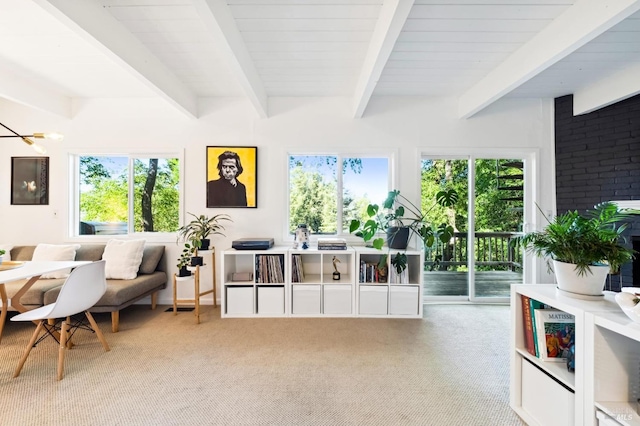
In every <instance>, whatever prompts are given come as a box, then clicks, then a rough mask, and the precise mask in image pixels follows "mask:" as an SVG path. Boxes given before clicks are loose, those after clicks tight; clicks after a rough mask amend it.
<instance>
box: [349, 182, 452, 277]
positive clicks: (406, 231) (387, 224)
mask: <svg viewBox="0 0 640 426" xmlns="http://www.w3.org/2000/svg"><path fill="white" fill-rule="evenodd" d="M457 201H458V193H457V192H456V191H455V190H454V189H448V190H442V191H439V192H438V193H437V194H436V200H435V203H434V204H433V205H432V206H431V207H430V208H429V209H428V210H427V211H426V212H424V213H423V212H422V211H421V210H420V208H418V207H417V206H416V205H415V204H413V203H412V202H411V201H410V200H409V199H407V198H406V197H405V196H404V195H401V194H400V191H398V190H397V189H394V190H393V191H390V192H389V194H388V195H387V198H386V199H385V200H384V203H383V204H382V208H383V209H384V211H380V207H379V206H378V205H377V204H369V205H368V206H367V213H366V214H367V217H368V218H367V219H366V220H363V221H361V220H358V219H353V220H351V223H350V225H349V232H350V233H352V234H353V233H355V235H356V236H358V237H361V238H362V239H363V240H364V241H365V242H367V241H370V240H372V239H373V241H372V246H373V247H375V248H377V249H379V250H380V249H382V247H383V246H384V243H385V239H384V238H382V237H379V236H378V237H376V236H377V235H379V232H386V233H387V238H386V241H387V245H388V247H389V249H392V248H395V249H400V250H406V248H407V245H408V241H409V238H410V237H411V236H412V235H415V236H416V237H417V238H418V239H419V240H420V241H422V243H423V244H424V246H425V247H433V245H434V244H435V243H436V241H438V240H439V241H442V242H443V243H446V242H448V241H449V240H450V239H451V238H452V237H453V233H454V229H453V227H452V226H451V225H449V224H447V223H442V224H440V225H439V226H435V225H433V224H431V223H429V222H428V220H427V218H426V215H427V213H429V211H431V210H432V209H433V208H434V207H436V206H438V205H439V206H443V207H451V206H453V205H454V204H455V203H456V202H457ZM391 264H392V265H393V266H394V267H395V269H396V271H397V272H398V273H399V274H400V273H402V271H404V270H405V269H406V267H407V255H406V254H405V253H404V252H397V253H396V254H395V255H394V256H393V257H392V258H391Z"/></svg>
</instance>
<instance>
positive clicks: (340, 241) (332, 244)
mask: <svg viewBox="0 0 640 426" xmlns="http://www.w3.org/2000/svg"><path fill="white" fill-rule="evenodd" d="M346 249H347V240H345V239H344V238H318V250H346Z"/></svg>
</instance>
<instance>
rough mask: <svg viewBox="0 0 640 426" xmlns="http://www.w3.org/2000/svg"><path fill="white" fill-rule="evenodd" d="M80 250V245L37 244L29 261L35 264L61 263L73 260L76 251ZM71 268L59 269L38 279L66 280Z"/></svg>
mask: <svg viewBox="0 0 640 426" xmlns="http://www.w3.org/2000/svg"><path fill="white" fill-rule="evenodd" d="M79 248H80V244H38V245H37V246H36V249H35V250H34V251H33V257H32V258H31V260H33V261H35V262H41V261H49V260H54V261H61V260H75V259H76V250H78V249H79ZM70 272H71V268H67V269H61V270H59V271H53V272H49V273H47V274H42V276H41V277H40V278H44V279H49V278H66V277H68V276H69V273H70Z"/></svg>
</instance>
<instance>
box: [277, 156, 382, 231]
mask: <svg viewBox="0 0 640 426" xmlns="http://www.w3.org/2000/svg"><path fill="white" fill-rule="evenodd" d="M389 189H390V156H376V157H371V156H360V155H346V156H343V155H290V156H289V232H290V233H293V232H294V231H295V229H296V227H297V226H298V224H301V223H306V224H307V227H308V228H309V230H310V231H311V233H312V234H329V235H341V234H348V233H349V222H350V221H351V219H355V218H358V219H360V218H362V217H363V216H364V214H365V212H366V207H367V205H368V204H369V203H377V204H381V203H382V201H384V199H385V198H386V196H387V192H388V191H389Z"/></svg>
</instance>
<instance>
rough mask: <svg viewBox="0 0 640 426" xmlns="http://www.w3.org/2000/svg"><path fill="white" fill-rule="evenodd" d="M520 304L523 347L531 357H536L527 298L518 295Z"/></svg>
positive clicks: (529, 303) (528, 298)
mask: <svg viewBox="0 0 640 426" xmlns="http://www.w3.org/2000/svg"><path fill="white" fill-rule="evenodd" d="M520 301H521V303H522V323H523V324H524V347H525V348H526V349H527V352H529V353H530V354H531V355H533V356H536V344H535V342H534V341H533V315H531V301H530V297H529V296H525V295H520Z"/></svg>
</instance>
